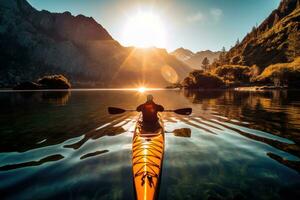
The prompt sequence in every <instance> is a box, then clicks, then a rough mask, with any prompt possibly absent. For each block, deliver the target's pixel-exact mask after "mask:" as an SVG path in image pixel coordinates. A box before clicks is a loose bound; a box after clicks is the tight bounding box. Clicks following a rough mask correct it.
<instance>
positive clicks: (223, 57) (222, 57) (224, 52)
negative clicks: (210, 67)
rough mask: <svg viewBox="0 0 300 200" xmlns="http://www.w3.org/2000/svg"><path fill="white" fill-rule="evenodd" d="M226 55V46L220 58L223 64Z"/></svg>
mask: <svg viewBox="0 0 300 200" xmlns="http://www.w3.org/2000/svg"><path fill="white" fill-rule="evenodd" d="M225 56H226V49H225V47H223V48H222V50H221V53H220V56H219V60H220V62H221V63H222V64H223V63H224V62H225Z"/></svg>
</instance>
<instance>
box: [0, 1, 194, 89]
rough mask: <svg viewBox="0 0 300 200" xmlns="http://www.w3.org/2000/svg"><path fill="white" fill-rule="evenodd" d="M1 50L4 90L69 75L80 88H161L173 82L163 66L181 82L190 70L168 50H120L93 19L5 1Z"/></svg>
mask: <svg viewBox="0 0 300 200" xmlns="http://www.w3.org/2000/svg"><path fill="white" fill-rule="evenodd" d="M0 46H1V48H0V63H1V68H0V87H11V86H12V85H15V84H16V83H20V82H24V81H26V80H35V79H37V78H38V77H41V76H43V75H44V74H65V75H66V76H68V78H69V79H70V80H71V82H72V84H73V86H75V87H77V86H78V87H79V86H84V87H108V86H111V87H122V86H131V87H132V86H133V85H132V84H133V83H134V84H135V85H136V84H137V83H139V82H145V83H148V84H149V86H158V87H161V86H165V85H167V84H168V83H169V80H168V77H167V76H165V74H166V73H165V74H164V73H162V71H163V69H162V68H163V67H164V66H169V67H170V68H172V70H173V72H175V74H176V75H177V77H178V79H180V78H183V77H185V76H186V75H187V74H188V72H189V71H190V68H189V67H188V66H187V65H185V64H184V63H182V62H180V61H178V60H177V59H176V58H175V57H173V56H170V55H169V54H168V53H166V51H163V50H160V49H151V50H147V51H148V52H150V55H145V51H144V50H139V49H134V48H125V47H123V46H121V45H120V44H119V43H118V42H117V41H116V40H114V39H113V38H112V37H111V36H110V35H109V33H108V32H107V31H106V30H105V29H104V28H103V27H102V26H101V25H100V24H98V23H97V22H96V21H95V20H94V19H93V18H91V17H85V16H83V15H78V16H72V15H71V13H69V12H64V13H50V12H48V11H44V10H43V11H38V10H36V9H34V8H33V7H32V6H31V5H30V4H29V3H28V2H27V1H26V0H1V1H0ZM145 56H146V57H147V58H148V62H147V63H145V62H144V61H145V59H144V57H145ZM141 69H147V70H146V71H143V70H141ZM172 70H171V71H172ZM149 71H151V72H152V73H153V74H151V76H148V75H147V73H148V72H149ZM173 74H174V73H173ZM141 79H143V80H141ZM128 80H129V81H128ZM128 82H130V84H131V85H129V84H128ZM153 83H154V84H153Z"/></svg>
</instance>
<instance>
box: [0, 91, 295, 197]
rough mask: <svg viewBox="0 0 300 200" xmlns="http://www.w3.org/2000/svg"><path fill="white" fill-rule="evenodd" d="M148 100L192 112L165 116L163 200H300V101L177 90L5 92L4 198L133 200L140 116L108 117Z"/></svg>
mask: <svg viewBox="0 0 300 200" xmlns="http://www.w3.org/2000/svg"><path fill="white" fill-rule="evenodd" d="M148 93H152V94H153V95H154V97H155V101H156V102H157V103H160V104H162V105H164V106H165V108H166V109H174V108H181V107H192V108H193V114H192V115H191V116H180V115H177V114H174V113H163V119H164V121H165V125H166V131H168V133H166V134H165V136H166V140H165V157H164V165H163V171H162V178H161V185H160V194H159V199H172V200H173V199H300V91H268V92H237V91H214V92H203V91H200V92H184V91H174V90H163V91H151V92H145V93H138V92H136V91H101V90H98V91H88V90H87V91H69V92H66V91H64V92H63V91H60V92H58V91H57V92H53V91H52V92H50V91H48V92H0V111H1V112H0V136H1V138H0V195H1V197H0V198H1V199H54V198H57V199H133V198H134V192H133V181H132V171H131V145H132V144H131V142H132V136H133V130H134V126H135V121H136V119H137V117H138V113H126V114H122V115H114V116H112V115H109V114H108V113H107V111H106V109H107V107H108V106H116V107H122V108H128V109H134V108H135V107H136V106H137V105H138V104H140V103H142V102H143V101H144V99H145V96H146V94H148ZM182 128H186V129H185V130H187V129H190V130H191V136H190V137H188V136H187V135H184V134H183V135H182V134H180V131H175V132H176V133H177V134H174V130H178V129H182ZM183 136H186V137H183Z"/></svg>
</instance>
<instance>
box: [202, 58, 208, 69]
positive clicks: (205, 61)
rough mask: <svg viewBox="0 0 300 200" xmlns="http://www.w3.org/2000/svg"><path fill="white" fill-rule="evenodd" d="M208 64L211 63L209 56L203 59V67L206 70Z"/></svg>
mask: <svg viewBox="0 0 300 200" xmlns="http://www.w3.org/2000/svg"><path fill="white" fill-rule="evenodd" d="M208 65H209V60H208V58H207V57H205V58H204V59H203V61H202V68H203V70H204V71H207V70H208Z"/></svg>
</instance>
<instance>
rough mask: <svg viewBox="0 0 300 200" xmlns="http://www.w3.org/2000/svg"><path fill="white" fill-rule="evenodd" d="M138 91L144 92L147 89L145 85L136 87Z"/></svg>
mask: <svg viewBox="0 0 300 200" xmlns="http://www.w3.org/2000/svg"><path fill="white" fill-rule="evenodd" d="M137 90H138V91H139V93H144V92H145V91H146V90H147V89H146V88H145V87H140V88H138V89H137Z"/></svg>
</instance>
